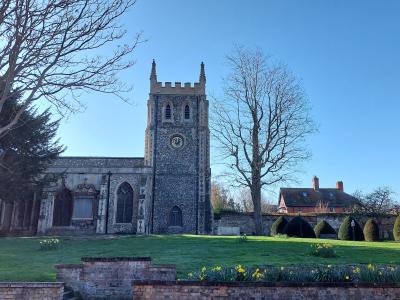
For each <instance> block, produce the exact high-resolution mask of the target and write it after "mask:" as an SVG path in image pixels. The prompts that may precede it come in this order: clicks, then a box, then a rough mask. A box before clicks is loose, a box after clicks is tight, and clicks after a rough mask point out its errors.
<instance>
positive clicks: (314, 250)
mask: <svg viewBox="0 0 400 300" xmlns="http://www.w3.org/2000/svg"><path fill="white" fill-rule="evenodd" d="M310 247H311V251H310V254H311V255H313V256H318V257H324V258H333V257H336V256H337V255H336V251H335V249H334V248H333V246H332V245H331V244H326V243H325V244H311V245H310Z"/></svg>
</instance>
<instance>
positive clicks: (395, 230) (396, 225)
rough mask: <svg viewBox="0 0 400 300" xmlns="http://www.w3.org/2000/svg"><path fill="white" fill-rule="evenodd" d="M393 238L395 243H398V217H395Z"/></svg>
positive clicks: (399, 233)
mask: <svg viewBox="0 0 400 300" xmlns="http://www.w3.org/2000/svg"><path fill="white" fill-rule="evenodd" d="M393 238H394V240H395V241H400V216H397V218H396V221H395V222H394V225H393Z"/></svg>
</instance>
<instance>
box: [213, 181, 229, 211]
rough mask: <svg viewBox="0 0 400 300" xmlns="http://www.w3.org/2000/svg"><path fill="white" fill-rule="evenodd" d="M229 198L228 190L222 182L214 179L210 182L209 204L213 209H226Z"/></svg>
mask: <svg viewBox="0 0 400 300" xmlns="http://www.w3.org/2000/svg"><path fill="white" fill-rule="evenodd" d="M229 198H230V194H229V191H228V189H227V188H226V187H224V186H223V185H222V183H220V182H216V181H214V182H212V183H211V204H212V207H213V209H214V211H220V210H224V209H227V208H228V202H229Z"/></svg>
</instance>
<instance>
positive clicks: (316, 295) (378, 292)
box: [133, 281, 400, 300]
mask: <svg viewBox="0 0 400 300" xmlns="http://www.w3.org/2000/svg"><path fill="white" fill-rule="evenodd" d="M133 298H134V299H135V300H145V299H146V300H147V299H179V300H186V299H187V300H189V299H193V300H197V299H199V300H200V299H272V300H274V299H276V300H281V299H311V300H312V299H316V300H317V299H318V300H319V299H369V300H381V299H382V300H383V299H399V298H400V286H393V285H392V286H380V287H379V286H378V287H377V286H367V285H355V284H343V283H342V284H338V285H336V286H335V285H333V284H321V283H319V284H306V285H303V284H285V283H279V284H278V283H277V284H271V283H261V282H256V283H251V282H246V283H244V282H242V283H240V282H239V283H236V282H233V283H226V282H225V283H218V282H212V283H202V282H183V281H174V282H134V287H133Z"/></svg>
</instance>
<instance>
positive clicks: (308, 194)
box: [279, 188, 358, 207]
mask: <svg viewBox="0 0 400 300" xmlns="http://www.w3.org/2000/svg"><path fill="white" fill-rule="evenodd" d="M282 197H283V200H284V202H285V204H286V207H293V206H295V207H296V206H309V207H315V206H316V205H318V203H320V202H323V203H324V204H328V207H349V206H352V205H354V204H355V203H357V201H358V200H357V199H356V198H355V197H353V196H351V195H349V194H347V193H345V192H342V191H340V190H338V189H335V188H323V189H316V190H314V189H313V188H281V189H280V195H279V201H280V199H281V198H282Z"/></svg>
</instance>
